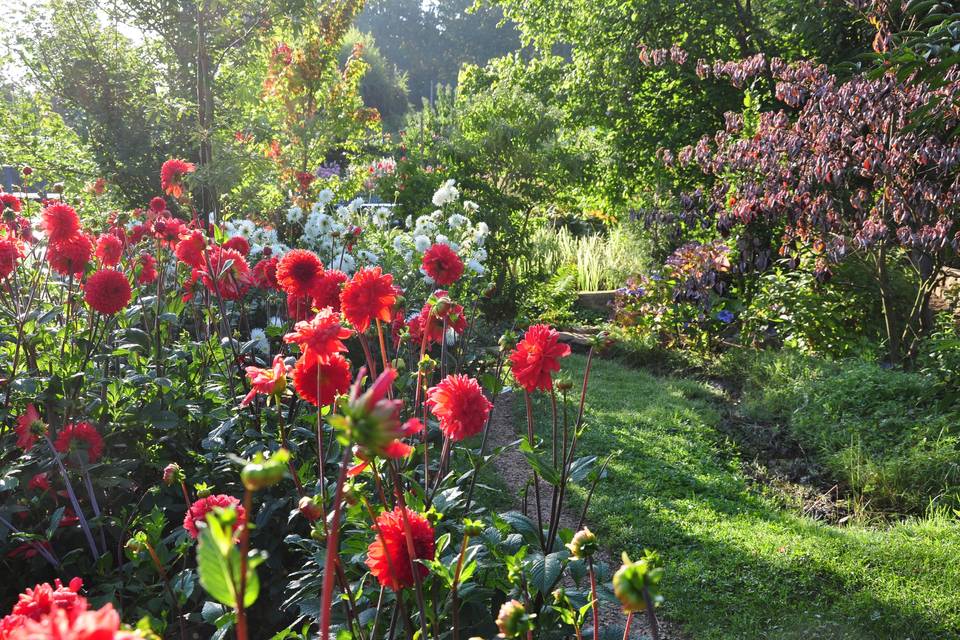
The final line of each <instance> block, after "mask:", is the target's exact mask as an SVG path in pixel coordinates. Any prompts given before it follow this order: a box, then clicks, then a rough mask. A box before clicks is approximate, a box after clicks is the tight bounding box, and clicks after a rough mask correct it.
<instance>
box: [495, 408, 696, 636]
mask: <svg viewBox="0 0 960 640" xmlns="http://www.w3.org/2000/svg"><path fill="white" fill-rule="evenodd" d="M515 424H516V423H515V420H514V394H513V393H512V392H510V391H506V392H504V393H503V394H501V395H500V397H499V398H497V402H496V406H495V408H494V412H493V416H492V417H491V419H490V434H489V442H488V446H489V448H490V449H491V450H492V449H494V448H496V447H501V446H504V445H508V444H510V443H511V442H514V441H516V440H517V438H518V437H520V435H519V434H518V433H517V430H516V427H515ZM494 465H495V466H496V468H497V472H498V475H499V476H500V478H501V479H502V480H503V481H504V483H505V484H506V486H508V487H513V488H515V489H516V491H517V495H515V496H514V501H515V504H514V506H515V508H516V509H517V510H521V500H522V496H521V495H520V491H522V489H523V487H524V486H526V484H527V482H528V481H529V478H530V465H529V464H527V460H526V458H524V457H523V454H522V453H521V452H520V451H519V450H518V449H517V448H516V447H511V448H508V449H506V450H504V451H503V453H501V454H500V455H499V456H497V458H496V459H495V460H494ZM551 491H552V487H551V486H550V485H549V484H547V483H545V482H543V481H541V482H540V504H541V509H542V511H543V517H544V519H546V518H547V517H548V514H549V513H550V498H551V495H552V494H551ZM533 493H534V492H533V491H531V492H530V496H529V498H528V514H529V515H530V517H531V518H532V519H533V520H534V521H536V507H535V506H534V504H533V500H534V497H533ZM579 518H580V514H579V512H577V513H574V512H573V510H572V509H569V508H568V509H564V510H563V512H562V513H561V514H560V526H561V528H569V529H574V530H575V529H576V526H577V521H578V520H579ZM586 524H587V526H589V525H590V522H589V519H588V521H587V523H586ZM596 558H597V560H598V561H599V562H605V563H606V564H607V565H608V566H609V567H610V568H611V571H615V570H616V569H617V568H619V566H620V558H619V557H614V556H612V555H611V554H610V553H609V552H608V551H607V550H606V549H601V550H600V552H599V553H598V554H597V556H596ZM571 584H572V583H571ZM592 624H593V623H592V618H591V617H590V616H589V615H588V616H587V623H586V625H585V627H584V630H583V631H584V635H587V633H588V630H589V629H590V627H591V626H592ZM623 624H624V613H623V611H622V610H621V609H620V607H618V606H617V605H615V604H613V603H610V602H605V601H603V599H601V604H600V628H601V630H602V629H604V628H606V627H614V628H619V629H621V630H622V629H623ZM630 637H631V638H635V639H637V640H640V639H642V638H649V637H650V633H649V627H648V625H647V620H646V616H645V615H640V614H638V615H634V617H633V623H632V624H631V628H630ZM660 638H661V639H662V640H685V637H684V636H683V635H682V634H681V633H680V630H679V629H678V628H676V627H675V626H674V625H671V624H670V623H669V622H668V621H665V620H662V619H660Z"/></svg>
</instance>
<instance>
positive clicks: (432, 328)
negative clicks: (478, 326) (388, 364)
mask: <svg viewBox="0 0 960 640" xmlns="http://www.w3.org/2000/svg"><path fill="white" fill-rule="evenodd" d="M444 324H446V327H447V329H453V332H454V333H456V334H457V335H460V334H462V333H463V331H464V329H466V328H467V317H466V316H465V315H464V313H463V305H459V304H455V303H454V302H453V301H452V300H451V299H450V298H449V296H448V294H447V292H446V291H444V290H443V289H438V290H436V291H434V292H433V295H431V296H430V298H429V299H428V300H427V302H426V303H425V304H424V305H423V309H421V310H420V313H419V314H417V315H416V316H414V317H413V318H411V319H410V321H409V323H408V325H407V326H408V327H409V329H410V337H411V338H412V339H413V341H414V344H420V343H421V341H422V340H423V334H424V331H426V334H427V343H428V344H430V343H439V342H440V341H441V340H443V339H444V335H443V328H444Z"/></svg>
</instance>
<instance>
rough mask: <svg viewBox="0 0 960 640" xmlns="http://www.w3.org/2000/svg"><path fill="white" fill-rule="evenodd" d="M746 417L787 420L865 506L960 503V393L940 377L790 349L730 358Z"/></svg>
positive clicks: (901, 508) (908, 509)
mask: <svg viewBox="0 0 960 640" xmlns="http://www.w3.org/2000/svg"><path fill="white" fill-rule="evenodd" d="M727 360H728V365H729V367H730V371H729V372H727V373H726V375H725V377H727V378H728V379H737V380H741V381H743V384H744V394H743V398H744V414H745V415H746V417H748V418H750V419H754V420H757V421H758V422H760V423H765V422H766V423H769V422H775V423H779V424H784V425H787V426H788V428H789V430H790V433H791V435H792V437H793V438H794V439H795V440H796V441H797V443H799V445H800V446H801V447H802V448H803V449H804V450H805V451H810V452H814V453H816V454H817V457H818V458H819V460H820V461H821V463H822V464H823V465H824V466H825V467H826V468H827V469H829V470H830V472H831V473H832V475H833V478H834V479H836V480H838V481H840V482H841V483H842V484H843V486H844V487H846V488H848V489H849V490H850V491H851V493H852V495H853V498H854V501H855V502H856V504H858V505H861V508H862V510H864V511H868V512H873V513H887V514H893V515H894V516H896V515H897V514H904V513H906V514H914V515H918V514H923V513H925V512H926V511H927V510H928V509H929V508H930V506H931V505H935V506H943V507H946V508H948V509H952V508H956V507H960V395H958V394H957V393H956V389H955V388H954V387H953V386H952V385H941V384H938V382H937V379H936V378H935V377H934V376H931V375H929V374H924V373H917V372H913V371H900V370H896V369H885V368H883V367H881V366H879V365H877V364H876V363H873V362H867V361H861V360H846V361H841V362H827V361H824V360H819V359H815V358H811V357H805V356H801V355H798V354H795V353H790V352H786V351H784V352H754V351H749V350H743V352H742V353H741V354H739V355H738V354H733V355H731V356H729V357H727Z"/></svg>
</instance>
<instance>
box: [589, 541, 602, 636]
mask: <svg viewBox="0 0 960 640" xmlns="http://www.w3.org/2000/svg"><path fill="white" fill-rule="evenodd" d="M587 567H588V568H589V570H590V598H591V599H592V600H593V602H592V603H591V604H592V605H593V637H594V638H599V637H600V603H599V602H598V601H597V574H596V572H594V570H593V558H587Z"/></svg>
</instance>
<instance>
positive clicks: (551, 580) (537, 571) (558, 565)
mask: <svg viewBox="0 0 960 640" xmlns="http://www.w3.org/2000/svg"><path fill="white" fill-rule="evenodd" d="M568 555H569V554H568V552H567V551H554V552H553V553H551V554H549V555H547V556H542V555H540V554H536V555H533V556H530V560H529V561H528V562H529V570H530V584H531V585H533V586H534V587H535V588H536V590H537V591H539V592H540V593H544V594H546V593H548V592H549V591H550V590H551V589H552V588H553V585H554V584H556V582H557V580H558V579H559V578H560V573H561V572H562V571H563V561H564V560H565V559H566V558H567V556H568Z"/></svg>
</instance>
